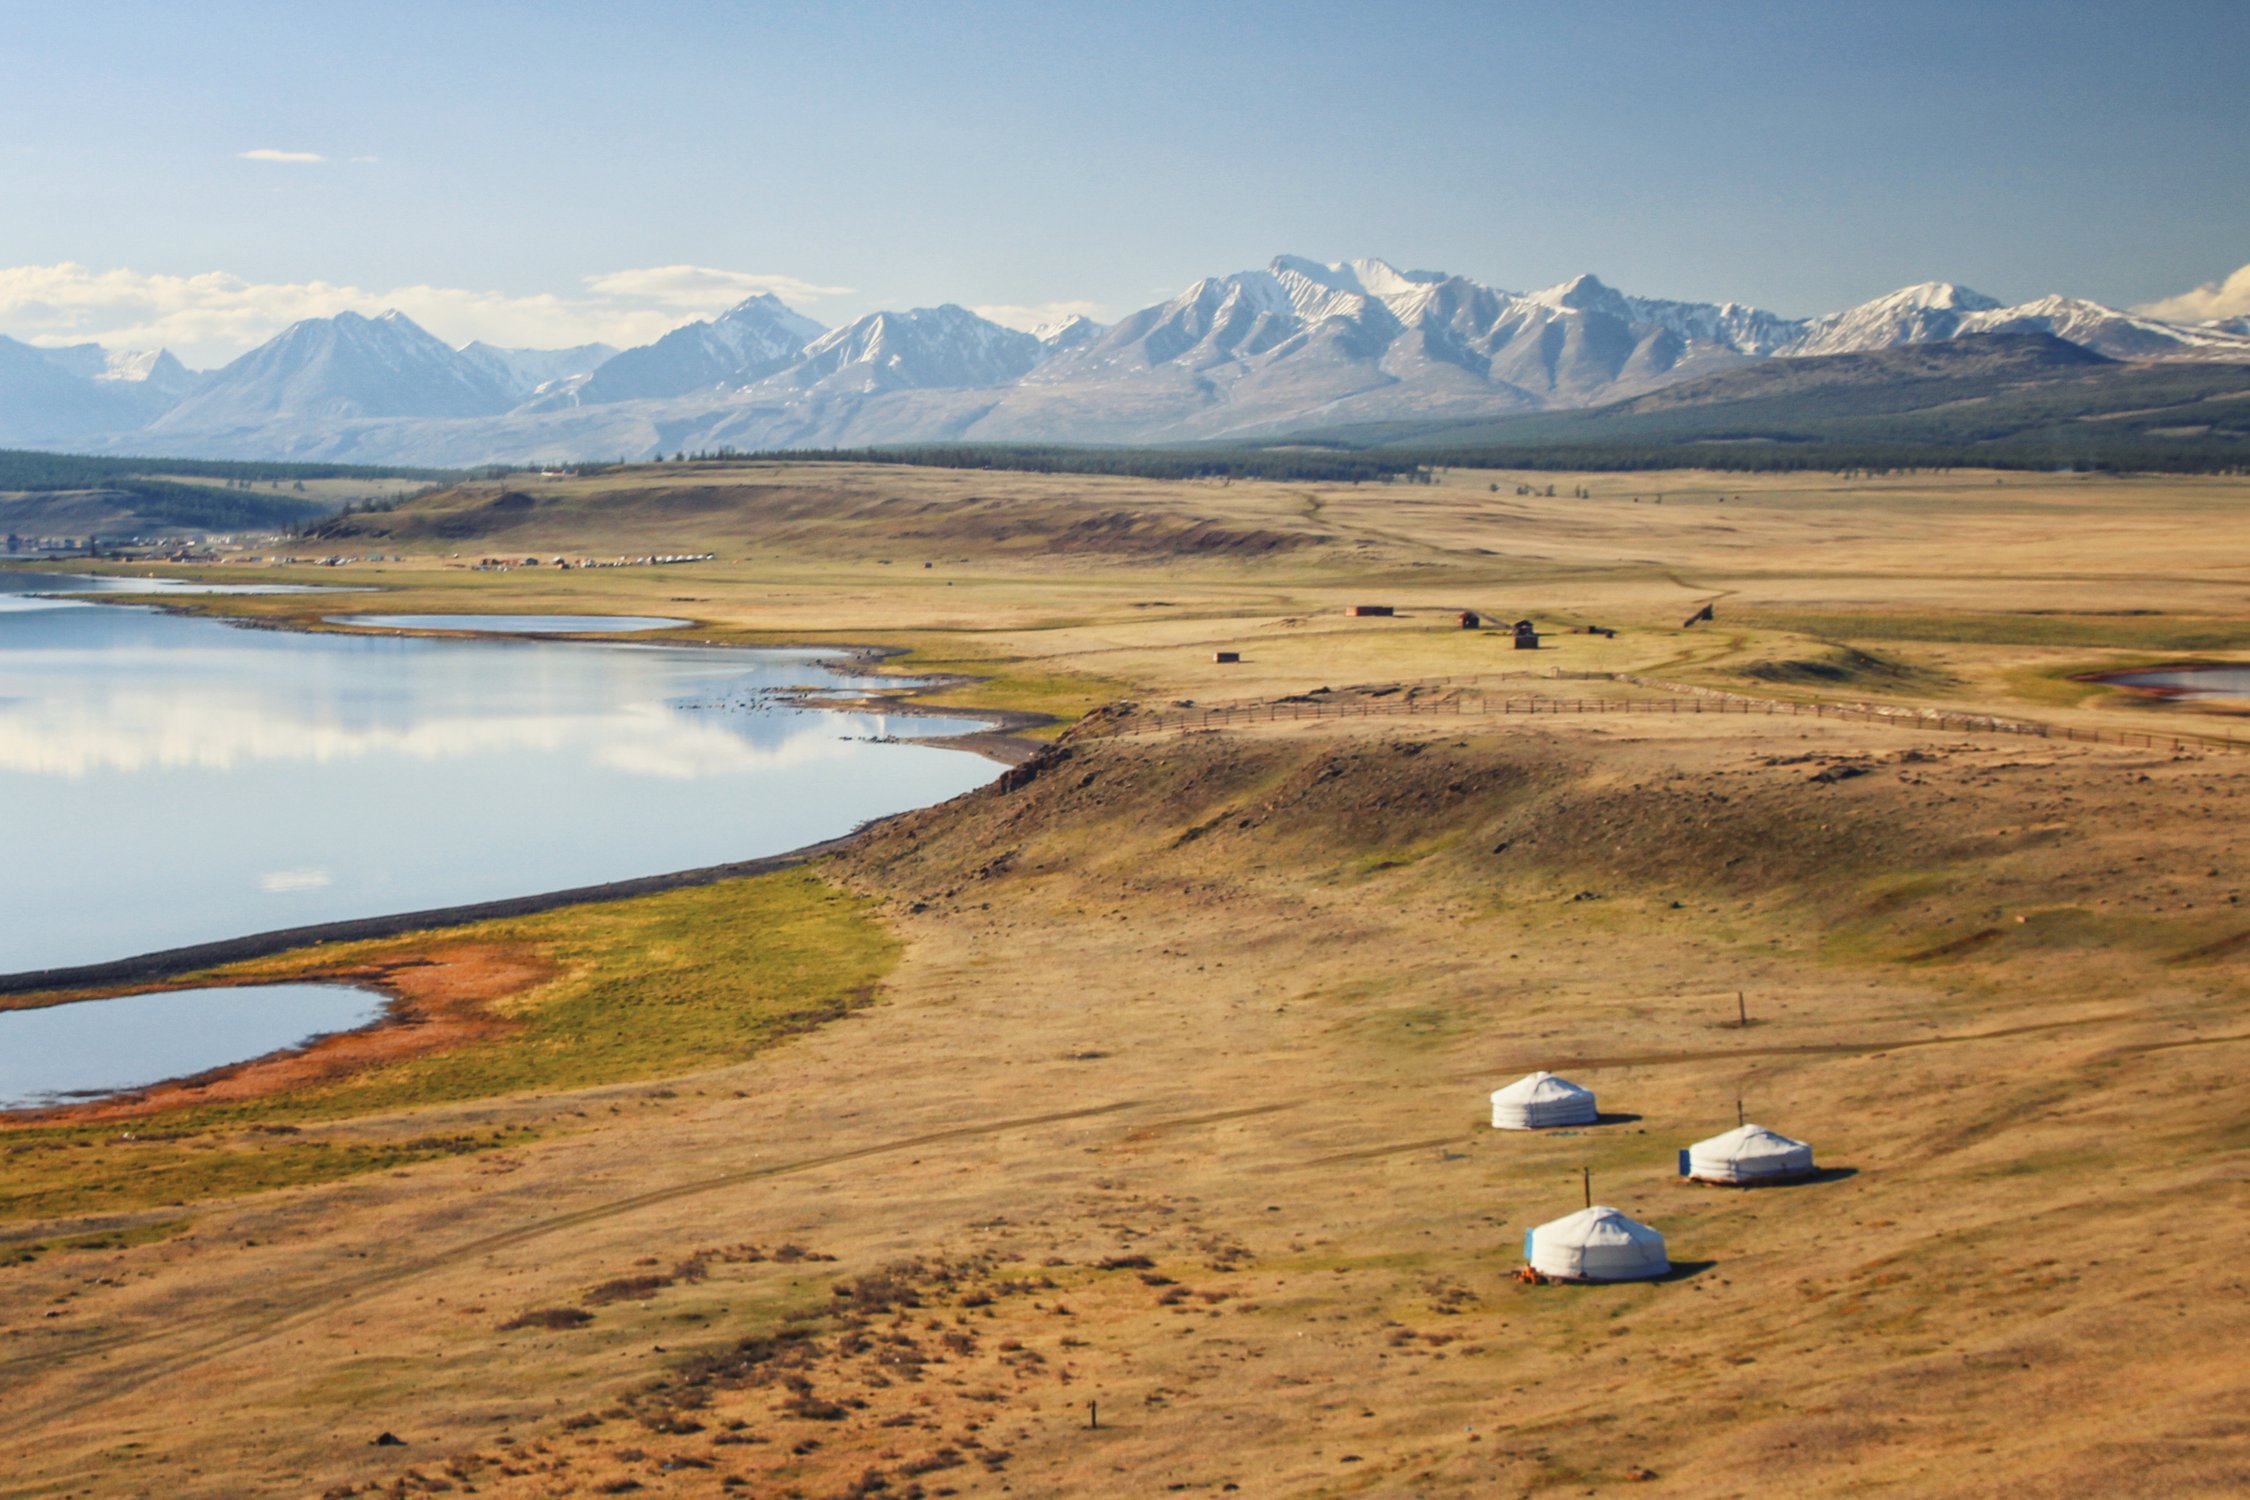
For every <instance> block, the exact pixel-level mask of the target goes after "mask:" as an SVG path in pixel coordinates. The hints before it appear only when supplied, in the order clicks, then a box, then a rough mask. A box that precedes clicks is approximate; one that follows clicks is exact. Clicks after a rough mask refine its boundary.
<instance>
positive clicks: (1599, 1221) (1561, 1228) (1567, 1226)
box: [1532, 1203, 1664, 1245]
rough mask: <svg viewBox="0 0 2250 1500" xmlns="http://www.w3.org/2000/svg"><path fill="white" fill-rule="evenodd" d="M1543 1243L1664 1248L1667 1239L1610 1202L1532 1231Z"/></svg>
mask: <svg viewBox="0 0 2250 1500" xmlns="http://www.w3.org/2000/svg"><path fill="white" fill-rule="evenodd" d="M1532 1232H1533V1233H1534V1234H1536V1235H1538V1236H1539V1238H1540V1239H1541V1240H1552V1241H1553V1242H1554V1243H1556V1244H1558V1245H1645V1244H1649V1243H1651V1242H1654V1243H1656V1244H1659V1245H1661V1244H1662V1243H1663V1242H1664V1236H1663V1235H1662V1234H1660V1233H1658V1232H1657V1231H1656V1230H1654V1229H1651V1228H1649V1227H1648V1226H1647V1225H1646V1224H1643V1223H1641V1222H1640V1221H1639V1220H1637V1219H1632V1218H1628V1217H1626V1215H1625V1214H1624V1213H1623V1212H1622V1211H1621V1210H1619V1209H1615V1208H1612V1207H1610V1206H1609V1205H1608V1204H1607V1203H1597V1204H1595V1205H1594V1206H1593V1207H1591V1208H1582V1209H1580V1210H1578V1212H1576V1213H1574V1214H1565V1215H1563V1216H1562V1217H1561V1218H1559V1219H1554V1220H1550V1221H1549V1222H1547V1223H1545V1224H1542V1225H1540V1226H1539V1227H1538V1228H1537V1229H1536V1230H1534V1231H1532Z"/></svg>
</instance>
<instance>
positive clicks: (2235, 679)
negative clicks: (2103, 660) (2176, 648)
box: [2102, 667, 2250, 698]
mask: <svg viewBox="0 0 2250 1500" xmlns="http://www.w3.org/2000/svg"><path fill="white" fill-rule="evenodd" d="M2102 680H2103V681H2104V682H2114V683H2118V684H2120V685H2121V686H2124V687H2133V688H2141V689H2143V690H2144V691H2150V692H2158V693H2163V694H2166V695H2167V696H2170V697H2176V698H2250V667H2171V668H2167V669H2166V670H2164V671H2161V672H2120V673H2118V674H2117V675H2115V676H2113V677H2104V678H2103V679H2102Z"/></svg>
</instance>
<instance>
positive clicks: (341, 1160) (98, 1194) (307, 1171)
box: [0, 1125, 532, 1223]
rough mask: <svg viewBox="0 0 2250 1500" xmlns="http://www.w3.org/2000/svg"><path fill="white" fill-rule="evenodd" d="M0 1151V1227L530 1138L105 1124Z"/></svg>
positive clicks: (287, 1183) (488, 1133)
mask: <svg viewBox="0 0 2250 1500" xmlns="http://www.w3.org/2000/svg"><path fill="white" fill-rule="evenodd" d="M27 1135H29V1136H30V1138H29V1139H13V1140H11V1141H10V1143H9V1144H8V1145H6V1146H0V1223H20V1222H22V1221H25V1220H36V1219H50V1218H55V1217H58V1216H61V1215H70V1214H95V1213H103V1214H106V1213H127V1212H131V1211H133V1210H136V1209H146V1208H160V1207H184V1206H186V1205H187V1204H190V1203H197V1202H202V1201H206V1200H209V1199H213V1198H239V1197H243V1196H245V1195H247V1194H251V1193H263V1192H271V1191H273V1190H275V1189H278V1188H291V1187H303V1186H305V1185H307V1184H310V1183H316V1182H333V1181H335V1180H337V1179H339V1178H344V1177H356V1176H358V1175H360V1174H361V1173H363V1172H381V1171H388V1170H392V1169H395V1168H399V1167H409V1166H413V1165H415V1164H416V1163H418V1162H425V1161H435V1160H438V1159H440V1158H443V1157H448V1156H466V1155H471V1154H474V1153H476V1152H480V1151H489V1150H492V1149H494V1148H495V1147H499V1146H508V1145H520V1144H522V1143H523V1142H525V1141H527V1140H530V1139H531V1138H532V1132H530V1131H529V1130H525V1129H520V1128H519V1129H506V1130H483V1131H472V1132H467V1133H463V1134H455V1135H443V1136H421V1137H416V1138H412V1139H407V1140H400V1141H382V1142H360V1141H328V1140H303V1141H287V1142H269V1141H262V1140H255V1139H241V1138H235V1137H232V1136H228V1135H217V1134H212V1133H206V1132H200V1131H198V1132H192V1133H189V1134H187V1135H184V1136H181V1137H178V1138H173V1137H171V1136H170V1134H169V1133H168V1132H167V1133H165V1134H164V1135H163V1136H159V1137H157V1138H154V1139H147V1140H142V1139H128V1138H126V1137H125V1136H123V1135H120V1134H118V1133H117V1127H116V1126H114V1125H111V1126H108V1127H106V1128H98V1129H97V1128H83V1127H82V1128H78V1129H64V1130H57V1131H52V1132H49V1131H40V1132H36V1133H27Z"/></svg>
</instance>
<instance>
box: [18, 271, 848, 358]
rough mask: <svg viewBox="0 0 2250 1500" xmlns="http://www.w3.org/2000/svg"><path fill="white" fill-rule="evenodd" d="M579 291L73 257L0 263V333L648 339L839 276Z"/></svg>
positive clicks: (166, 344)
mask: <svg viewBox="0 0 2250 1500" xmlns="http://www.w3.org/2000/svg"><path fill="white" fill-rule="evenodd" d="M584 287H585V290H584V291H583V292H576V293H557V292H534V293H511V292H498V291H479V290H475V289H473V288H466V287H444V286H426V285H417V286H402V287H392V288H389V289H382V290H378V289H374V288H368V287H361V286H354V285H350V284H348V283H339V282H329V281H288V282H259V281H249V280H246V279H244V278H242V277H240V276H235V275H231V274H229V273H227V272H224V271H206V272H202V273H200V274H197V275H192V276H177V275H168V274H163V273H150V272H142V271H135V270H131V269H128V268H124V267H118V268H115V269H109V270H97V269H95V268H93V267H91V266H84V265H79V264H76V263H74V262H69V261H65V262H61V263H59V264H56V265H46V266H0V333H6V334H8V335H11V336H13V337H15V338H19V339H22V340H24V341H25V342H28V343H33V344H40V345H46V346H50V347H51V346H54V345H59V344H75V343H86V342H99V343H102V344H106V345H108V346H109V347H111V348H124V349H156V348H167V349H170V350H172V352H173V353H175V354H176V355H178V356H179V357H180V358H181V359H183V360H185V361H186V362H187V363H189V364H190V365H206V366H207V365H215V364H222V363H224V362H225V361H227V360H230V359H232V358H234V357H235V356H236V355H238V354H241V353H242V352H244V351H245V350H247V349H251V348H254V347H255V346H257V345H258V344H261V343H263V342H265V340H267V339H269V338H271V337H273V335H274V334H276V333H278V332H280V331H281V330H282V329H283V328H285V327H287V326H288V325H289V324H291V323H294V322H297V321H299V320H300V319H303V318H325V317H333V316H334V315H335V314H337V313H340V312H345V311H352V312H361V313H369V314H372V313H377V312H381V311H383V310H385V309H387V308H394V307H395V308H397V309H398V310H399V311H401V312H403V313H405V314H406V315H407V316H408V317H410V318H412V319H413V320H414V321H415V322H417V323H420V324H421V325H422V326H423V327H425V328H427V329H429V330H430V332H432V333H434V334H436V335H437V336H438V337H440V338H442V339H445V340H447V341H449V342H451V343H455V344H465V343H467V342H469V341H470V340H471V339H484V340H486V341H488V342H490V343H495V344H502V345H506V346H510V347H515V348H535V349H556V348H563V347H566V346H569V345H573V344H585V343H597V342H598V343H605V344H614V345H617V346H618V347H620V348H623V347H626V346H629V345H633V344H645V343H647V342H648V341H649V340H651V339H654V338H657V337H658V336H660V335H662V334H663V333H665V332H667V331H668V330H670V329H673V328H676V327H678V326H679V325H680V324H682V323H684V322H688V321H691V320H693V319H696V318H704V317H710V316H712V315H713V314H716V313H720V312H724V311H725V310H726V309H727V308H729V307H732V306H733V305H734V304H735V303H737V302H740V301H741V300H742V299H743V298H744V297H747V296H750V295H752V294H754V293H756V292H760V291H771V292H773V293H774V294H775V295H776V296H778V297H780V298H781V299H782V300H783V301H785V302H790V303H792V304H793V305H794V304H798V303H802V302H809V301H814V300H817V299H819V298H822V297H829V296H842V295H845V294H847V293H848V291H849V289H848V288H845V287H831V286H821V285H818V284H816V283H813V282H810V281H806V280H803V279H802V278H799V277H794V276H783V275H765V274H758V273H752V272H742V271H724V270H717V269H713V268H711V267H706V266H657V267H651V268H647V269H642V270H624V271H613V272H609V273H606V274H604V275H599V276H589V277H587V278H586V279H585V283H584Z"/></svg>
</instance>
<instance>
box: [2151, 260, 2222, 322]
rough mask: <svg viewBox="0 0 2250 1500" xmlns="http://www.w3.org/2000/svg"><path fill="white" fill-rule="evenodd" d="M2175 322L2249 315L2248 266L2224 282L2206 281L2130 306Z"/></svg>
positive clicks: (2154, 316) (2153, 316)
mask: <svg viewBox="0 0 2250 1500" xmlns="http://www.w3.org/2000/svg"><path fill="white" fill-rule="evenodd" d="M2133 311H2135V312H2139V313H2147V314H2148V315H2149V316H2150V317H2152V318H2169V319H2171V320H2172V321H2173V322H2175V323H2208V322H2210V321H2211V320H2212V319H2214V318H2240V317H2250V266H2244V267H2242V268H2241V269H2240V270H2238V271H2236V272H2235V273H2234V274H2233V275H2232V276H2229V277H2228V278H2227V279H2226V280H2224V281H2206V282H2205V283H2203V285H2201V286H2199V287H2197V288H2196V289H2195V290H2193V291H2191V292H2182V293H2180V294H2179V295H2178V296H2177V297H2166V298H2164V299H2163V300H2162V301H2161V302H2151V303H2148V304H2146V305H2145V306H2142V307H2136V308H2134V309H2133Z"/></svg>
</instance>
